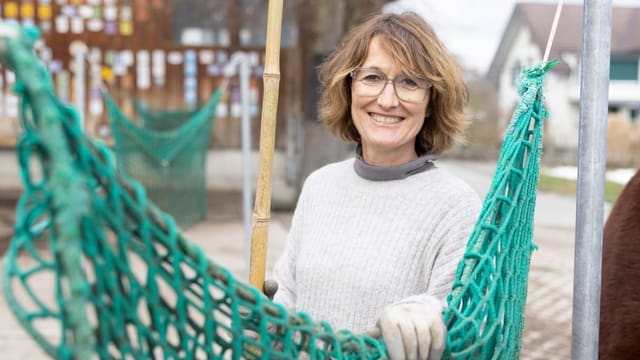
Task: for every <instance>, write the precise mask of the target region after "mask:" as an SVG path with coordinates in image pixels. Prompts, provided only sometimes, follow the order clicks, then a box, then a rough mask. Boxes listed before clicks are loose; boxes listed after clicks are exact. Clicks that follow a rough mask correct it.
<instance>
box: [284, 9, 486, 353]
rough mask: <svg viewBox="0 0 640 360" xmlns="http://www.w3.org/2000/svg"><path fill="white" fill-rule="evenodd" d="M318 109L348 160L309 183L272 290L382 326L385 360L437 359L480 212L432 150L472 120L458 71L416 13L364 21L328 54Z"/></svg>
mask: <svg viewBox="0 0 640 360" xmlns="http://www.w3.org/2000/svg"><path fill="white" fill-rule="evenodd" d="M320 77H321V80H322V84H323V86H324V93H323V95H322V99H321V103H320V117H321V119H322V121H323V122H324V124H325V125H326V126H327V127H328V129H329V130H330V131H331V132H332V133H333V134H335V135H337V136H339V137H341V138H342V139H344V140H346V141H349V142H354V143H356V144H357V147H356V156H355V158H352V159H348V160H346V161H342V162H338V163H334V164H330V165H327V166H325V167H323V168H321V169H319V170H317V171H315V172H314V173H312V174H311V175H310V176H309V177H308V179H307V180H306V181H305V184H304V186H303V189H302V192H301V194H300V198H299V200H298V204H297V206H296V210H295V213H294V216H293V220H292V225H291V230H290V234H289V238H288V240H287V244H286V246H285V250H284V253H283V254H282V256H281V258H280V259H279V260H278V262H277V263H276V265H275V267H274V277H275V280H276V281H277V282H278V285H279V289H278V292H277V293H276V294H275V298H274V300H275V301H277V302H280V303H282V304H284V305H285V306H287V307H288V308H290V309H293V310H296V311H305V312H307V313H309V314H310V315H311V316H312V317H313V318H315V319H317V320H326V321H328V322H329V323H330V324H331V325H332V326H333V327H334V328H336V329H342V328H347V329H350V330H351V331H354V332H364V331H368V333H369V334H371V335H374V336H379V335H381V336H382V337H383V339H384V341H385V343H386V345H387V348H388V351H389V355H390V357H391V358H392V359H413V358H420V359H426V358H429V359H434V358H439V357H440V355H441V353H442V351H443V349H444V343H445V339H446V328H445V325H444V322H443V320H442V315H441V313H442V308H443V305H444V304H446V296H447V294H448V292H449V290H450V289H451V285H452V281H453V278H454V274H455V271H456V268H457V264H458V262H459V261H460V259H461V258H462V255H463V253H464V249H465V245H466V241H467V239H468V237H469V234H470V233H471V230H472V228H473V225H474V223H475V220H476V219H477V217H478V213H479V211H480V201H479V198H478V196H477V194H476V193H475V192H474V191H473V190H472V189H471V188H470V187H469V186H468V185H467V184H465V183H464V182H463V181H461V180H460V179H458V178H456V177H454V176H453V175H451V174H449V173H447V172H445V171H444V170H441V169H439V168H438V167H437V166H435V164H434V163H433V160H434V159H435V158H436V157H437V156H438V155H439V154H441V153H442V152H443V151H445V150H448V149H449V148H450V147H451V146H452V145H453V144H454V143H455V141H456V140H458V139H459V138H460V137H461V135H462V131H463V128H464V126H465V125H466V124H467V120H466V118H465V115H464V106H465V103H466V100H467V91H466V86H465V84H464V82H463V78H462V74H461V71H460V69H459V68H458V67H457V65H456V64H455V62H454V61H453V60H452V59H451V57H450V56H449V55H448V54H447V51H446V49H445V47H444V46H443V45H442V44H441V42H440V41H439V40H438V38H437V36H436V35H435V33H434V32H433V30H432V29H431V28H430V26H429V25H428V24H427V23H425V21H424V20H423V19H422V18H420V17H419V16H418V15H416V14H414V13H405V14H402V15H394V14H383V15H378V16H375V17H373V18H371V19H370V20H368V21H367V22H365V23H363V24H361V25H360V26H358V27H357V28H355V29H354V30H353V31H351V32H350V33H349V34H348V35H347V37H346V38H345V39H344V40H343V42H342V43H341V44H340V46H339V47H338V48H337V49H336V50H335V52H334V53H333V54H331V56H330V57H329V58H328V59H327V60H326V61H325V63H323V65H322V66H321V68H320Z"/></svg>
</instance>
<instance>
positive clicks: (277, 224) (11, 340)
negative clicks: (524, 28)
mask: <svg viewBox="0 0 640 360" xmlns="http://www.w3.org/2000/svg"><path fill="white" fill-rule="evenodd" d="M440 166H442V167H443V168H446V169H448V170H450V171H452V172H454V173H456V174H458V175H459V176H461V177H462V178H464V179H465V180H467V181H468V182H469V183H470V184H471V185H472V186H473V187H474V188H476V190H477V191H478V192H479V193H480V194H481V196H484V195H485V194H486V191H487V189H488V187H489V185H490V181H491V176H492V174H493V165H491V164H478V163H470V162H457V161H441V163H440ZM214 196H215V194H214ZM218 196H221V197H223V198H222V199H211V201H210V203H217V204H220V203H224V204H226V205H225V206H226V207H227V208H226V209H225V211H222V212H216V211H215V209H214V211H210V218H209V219H208V220H207V221H205V222H203V223H201V224H199V225H197V226H195V227H194V228H192V229H190V230H189V231H187V232H186V234H185V235H186V236H187V238H189V239H190V240H192V241H193V242H195V243H196V244H198V245H200V246H202V247H203V249H204V250H205V252H206V253H207V254H208V255H209V256H210V257H212V258H213V259H214V260H215V261H217V262H218V263H219V264H221V265H223V266H225V267H227V268H229V269H230V270H231V271H232V272H233V273H234V274H235V275H236V276H237V277H238V278H239V279H242V280H245V279H247V274H248V271H247V265H246V264H247V261H246V254H247V252H246V248H245V235H244V233H243V229H244V225H243V223H242V220H241V216H240V214H241V211H240V205H239V204H241V198H240V194H218ZM234 196H236V197H237V201H236V200H234ZM290 217H291V214H290V213H288V212H285V213H274V214H273V220H272V222H271V226H270V237H269V252H268V261H267V267H268V268H269V269H270V268H271V267H272V266H273V262H274V261H275V258H276V257H277V256H278V254H279V253H280V251H281V250H282V247H283V245H284V241H285V239H286V235H287V231H288V228H289V224H290ZM574 223H575V200H574V199H573V198H571V197H566V196H557V195H553V194H547V193H540V194H539V198H538V205H537V208H536V216H535V241H536V243H537V244H538V246H539V249H538V251H536V252H534V254H533V259H532V263H531V271H530V277H529V296H528V299H527V309H526V325H525V332H524V338H523V344H522V357H521V358H522V359H530V360H537V359H569V358H570V340H571V336H570V331H571V295H572V276H573V262H572V258H573V236H574ZM42 286H43V290H45V289H47V288H48V287H50V283H43V284H42ZM0 319H2V320H1V321H0V349H2V350H0V351H1V354H2V355H0V358H3V359H27V358H28V359H30V360H36V359H43V358H45V357H44V355H43V353H42V351H40V350H39V349H38V348H37V346H35V345H34V343H33V341H32V340H31V339H30V338H29V337H28V335H26V334H25V332H24V331H23V330H22V329H21V328H20V326H19V325H18V324H17V323H16V322H15V320H14V318H13V316H12V315H11V314H10V312H9V310H8V308H7V304H6V301H5V299H4V297H3V296H0Z"/></svg>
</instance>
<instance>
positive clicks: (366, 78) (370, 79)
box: [358, 70, 386, 84]
mask: <svg viewBox="0 0 640 360" xmlns="http://www.w3.org/2000/svg"><path fill="white" fill-rule="evenodd" d="M358 78H359V80H360V81H363V82H365V83H368V84H378V83H381V82H384V81H386V78H385V77H384V75H382V74H380V73H379V72H377V71H371V70H369V71H360V73H359V74H358Z"/></svg>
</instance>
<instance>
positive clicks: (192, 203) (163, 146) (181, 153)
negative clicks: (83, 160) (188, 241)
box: [103, 89, 222, 229]
mask: <svg viewBox="0 0 640 360" xmlns="http://www.w3.org/2000/svg"><path fill="white" fill-rule="evenodd" d="M221 95H222V90H221V89H218V90H217V91H216V92H214V94H213V95H212V96H211V98H210V100H209V101H208V102H207V103H206V104H205V105H203V106H202V107H201V108H199V109H197V110H184V111H179V110H174V111H161V110H152V109H149V107H148V106H145V105H144V104H142V103H141V102H140V101H139V100H138V99H135V98H133V102H134V104H135V108H136V110H137V115H138V117H139V119H140V120H139V123H140V125H141V126H139V125H138V124H136V123H135V122H134V121H133V120H132V119H130V118H129V117H127V116H126V115H125V114H124V113H123V112H122V111H121V109H120V108H119V107H118V105H117V104H116V102H115V101H114V99H113V98H112V97H111V95H109V93H108V92H103V98H104V100H105V103H106V106H107V110H108V112H109V120H110V122H111V132H112V134H113V139H114V142H115V146H114V150H115V154H116V163H117V166H118V170H119V171H121V172H122V173H123V174H125V175H127V176H129V177H131V178H132V179H135V180H137V181H139V182H140V183H141V184H142V185H143V186H144V188H145V189H146V191H147V196H148V197H149V199H150V200H151V201H153V202H154V203H155V204H156V205H157V206H158V207H159V208H160V209H162V210H163V211H165V212H167V213H169V214H170V215H171V216H173V218H174V219H175V220H176V222H177V223H178V225H179V226H180V227H181V228H183V229H186V228H188V227H190V226H192V225H194V224H196V223H197V222H199V221H201V220H203V219H204V218H205V217H206V215H207V176H206V175H207V172H206V161H207V151H208V149H209V142H210V139H211V128H212V126H213V119H214V118H215V111H216V106H217V104H218V101H219V100H220V96H221Z"/></svg>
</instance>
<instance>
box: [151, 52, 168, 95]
mask: <svg viewBox="0 0 640 360" xmlns="http://www.w3.org/2000/svg"><path fill="white" fill-rule="evenodd" d="M165 73H166V66H165V53H164V50H159V49H156V50H153V52H152V54H151V74H152V75H153V83H154V84H155V85H156V86H163V85H164V83H165V76H166V75H165Z"/></svg>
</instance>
